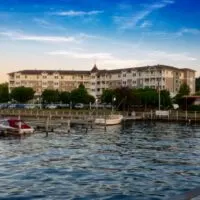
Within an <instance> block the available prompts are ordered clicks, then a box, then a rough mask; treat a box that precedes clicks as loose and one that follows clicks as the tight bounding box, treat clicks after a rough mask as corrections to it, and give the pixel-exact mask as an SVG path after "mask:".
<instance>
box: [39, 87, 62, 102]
mask: <svg viewBox="0 0 200 200" xmlns="http://www.w3.org/2000/svg"><path fill="white" fill-rule="evenodd" d="M42 101H43V103H58V102H59V101H60V94H59V91H58V90H50V89H46V90H44V91H43V92H42Z"/></svg>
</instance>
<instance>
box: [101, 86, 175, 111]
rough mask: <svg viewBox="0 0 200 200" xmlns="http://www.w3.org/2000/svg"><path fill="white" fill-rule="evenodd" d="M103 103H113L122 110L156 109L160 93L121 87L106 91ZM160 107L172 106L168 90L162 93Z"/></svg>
mask: <svg viewBox="0 0 200 200" xmlns="http://www.w3.org/2000/svg"><path fill="white" fill-rule="evenodd" d="M101 101H102V102H104V103H112V104H114V105H115V106H116V107H118V109H120V110H123V109H125V110H132V109H143V110H144V109H154V108H158V106H159V91H157V90H155V89H151V88H144V89H141V88H140V89H131V88H128V87H121V88H116V89H113V90H111V89H107V90H104V92H103V94H102V96H101ZM160 105H161V108H162V109H168V108H170V107H171V106H172V99H171V98H170V94H169V92H168V91H167V90H161V91H160Z"/></svg>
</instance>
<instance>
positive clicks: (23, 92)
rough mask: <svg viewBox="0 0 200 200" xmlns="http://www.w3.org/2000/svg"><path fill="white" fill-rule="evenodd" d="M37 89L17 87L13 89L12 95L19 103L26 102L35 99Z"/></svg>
mask: <svg viewBox="0 0 200 200" xmlns="http://www.w3.org/2000/svg"><path fill="white" fill-rule="evenodd" d="M34 94H35V91H34V90H33V88H30V87H23V86H22V87H16V88H14V89H12V91H11V94H10V97H11V99H14V100H16V101H17V102H19V103H26V102H27V101H29V100H31V99H33V97H34Z"/></svg>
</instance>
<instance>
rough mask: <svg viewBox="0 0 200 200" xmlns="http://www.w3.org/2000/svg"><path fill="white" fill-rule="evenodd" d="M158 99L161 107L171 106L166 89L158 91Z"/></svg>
mask: <svg viewBox="0 0 200 200" xmlns="http://www.w3.org/2000/svg"><path fill="white" fill-rule="evenodd" d="M160 100H161V107H162V108H169V107H171V106H172V99H171V97H170V93H169V91H168V90H161V91H160Z"/></svg>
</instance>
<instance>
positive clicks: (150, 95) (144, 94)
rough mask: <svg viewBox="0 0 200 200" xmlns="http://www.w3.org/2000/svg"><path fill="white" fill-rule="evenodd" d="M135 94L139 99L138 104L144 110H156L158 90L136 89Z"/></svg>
mask: <svg viewBox="0 0 200 200" xmlns="http://www.w3.org/2000/svg"><path fill="white" fill-rule="evenodd" d="M133 92H134V93H135V95H136V96H137V99H138V101H137V102H138V103H139V105H140V106H142V107H143V108H144V109H147V108H155V107H157V106H158V92H157V90H155V89H152V88H148V87H147V88H139V89H134V90H133ZM136 105H137V104H136Z"/></svg>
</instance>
